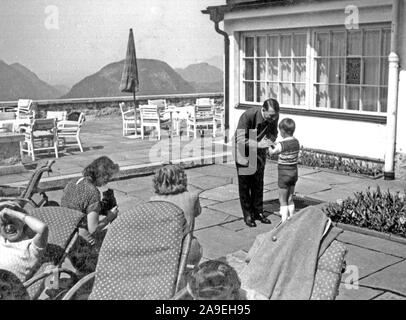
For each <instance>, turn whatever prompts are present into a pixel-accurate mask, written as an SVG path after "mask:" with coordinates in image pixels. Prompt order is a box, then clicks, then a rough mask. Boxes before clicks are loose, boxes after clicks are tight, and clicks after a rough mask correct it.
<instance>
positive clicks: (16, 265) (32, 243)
mask: <svg viewBox="0 0 406 320" xmlns="http://www.w3.org/2000/svg"><path fill="white" fill-rule="evenodd" d="M29 229H31V230H32V231H33V232H34V234H35V235H34V237H29V235H28V231H29ZM47 241H48V226H47V225H46V224H45V223H43V222H42V221H40V220H38V219H37V218H35V217H32V216H29V215H27V214H26V213H25V211H24V210H23V209H22V208H21V207H19V206H18V204H16V203H14V202H10V201H8V202H2V203H0V269H3V270H7V271H9V272H12V273H13V274H15V275H16V276H17V277H18V279H19V280H20V281H21V282H25V281H26V280H28V279H29V278H30V277H31V276H32V274H33V273H34V272H35V271H36V269H37V267H38V264H39V262H40V259H41V257H42V255H43V253H44V251H45V247H46V245H47Z"/></svg>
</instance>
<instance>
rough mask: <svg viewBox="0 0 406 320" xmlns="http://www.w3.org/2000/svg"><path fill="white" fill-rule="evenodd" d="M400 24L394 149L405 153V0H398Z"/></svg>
mask: <svg viewBox="0 0 406 320" xmlns="http://www.w3.org/2000/svg"><path fill="white" fill-rule="evenodd" d="M399 9H400V12H399V17H400V25H399V29H398V30H399V37H398V41H399V42H398V55H399V59H400V61H399V64H400V67H399V70H400V74H399V96H398V117H397V135H396V140H397V141H396V151H397V152H401V153H404V154H406V1H405V0H400V8H399Z"/></svg>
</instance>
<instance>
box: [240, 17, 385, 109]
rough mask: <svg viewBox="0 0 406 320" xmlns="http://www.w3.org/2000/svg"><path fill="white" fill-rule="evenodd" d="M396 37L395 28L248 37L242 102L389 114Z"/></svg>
mask: <svg viewBox="0 0 406 320" xmlns="http://www.w3.org/2000/svg"><path fill="white" fill-rule="evenodd" d="M309 31H311V32H309ZM390 37H391V30H390V26H389V25H375V26H372V25H371V26H361V27H360V28H359V29H357V30H347V29H345V28H344V27H334V28H330V29H327V28H318V29H307V28H306V29H305V28H304V29H299V30H297V31H280V32H273V31H269V32H265V31H264V32H258V33H257V34H254V33H246V34H244V35H243V37H242V58H241V59H242V60H241V63H242V64H241V68H242V73H241V84H242V86H241V101H242V102H244V103H253V104H258V103H262V102H263V101H264V100H265V99H268V98H275V99H277V100H278V101H279V103H280V104H281V105H282V106H285V107H293V108H303V107H306V108H310V109H316V110H326V111H351V112H357V113H385V112H386V109H387V95H388V66H389V62H388V55H389V51H390ZM308 45H309V47H311V48H312V49H311V50H310V52H309V57H308V59H307V57H306V55H307V54H306V51H307V50H306V48H307V46H308ZM306 89H307V90H309V91H307V90H306ZM307 96H309V99H306V98H307ZM307 103H309V104H310V105H308V104H307Z"/></svg>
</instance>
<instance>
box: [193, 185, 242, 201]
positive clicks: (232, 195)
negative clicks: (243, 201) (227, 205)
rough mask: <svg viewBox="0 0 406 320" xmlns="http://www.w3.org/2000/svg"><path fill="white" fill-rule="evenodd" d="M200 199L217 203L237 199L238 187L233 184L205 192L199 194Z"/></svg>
mask: <svg viewBox="0 0 406 320" xmlns="http://www.w3.org/2000/svg"><path fill="white" fill-rule="evenodd" d="M200 197H202V198H206V199H210V200H217V201H229V200H234V199H239V194H238V186H236V185H234V184H227V185H225V186H221V187H218V188H213V189H210V190H206V191H204V192H202V193H201V194H200Z"/></svg>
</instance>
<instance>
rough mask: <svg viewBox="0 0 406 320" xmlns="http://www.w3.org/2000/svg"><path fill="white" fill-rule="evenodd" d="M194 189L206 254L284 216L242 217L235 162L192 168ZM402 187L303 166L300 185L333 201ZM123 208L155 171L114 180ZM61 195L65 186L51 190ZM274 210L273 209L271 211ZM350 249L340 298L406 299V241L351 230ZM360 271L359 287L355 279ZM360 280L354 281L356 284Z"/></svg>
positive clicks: (239, 243) (221, 251) (148, 191)
mask: <svg viewBox="0 0 406 320" xmlns="http://www.w3.org/2000/svg"><path fill="white" fill-rule="evenodd" d="M187 175H188V181H189V189H191V190H196V191H199V192H201V193H200V202H201V205H202V207H203V211H202V214H201V215H200V216H199V217H198V218H197V219H196V226H195V230H196V231H195V236H196V237H197V238H198V239H199V241H200V243H201V244H202V245H203V248H204V260H207V259H217V258H224V257H225V256H226V255H228V254H230V253H236V252H240V253H246V252H247V251H248V249H249V248H250V247H251V245H252V244H253V242H254V240H255V237H256V236H257V235H258V234H260V233H263V232H267V231H269V230H270V229H271V228H274V227H275V226H276V225H277V224H278V223H279V221H280V218H279V215H278V212H277V211H276V212H273V213H272V214H270V215H269V216H268V217H269V218H270V219H271V221H272V224H271V225H264V224H261V223H258V226H257V227H256V228H248V227H247V226H246V225H245V224H244V222H243V220H242V212H241V208H240V205H239V200H238V190H237V183H236V174H235V168H234V165H233V164H232V163H228V164H227V163H225V164H216V165H208V166H203V167H198V168H192V169H188V170H187ZM265 177H266V178H265V193H264V196H265V197H264V198H265V199H264V201H270V200H276V199H277V191H276V184H275V182H276V165H275V164H273V163H269V164H268V165H267V167H266V174H265ZM376 185H380V186H381V187H385V188H386V187H388V188H389V189H390V190H393V191H395V190H399V189H401V188H402V187H404V183H400V182H391V183H388V182H385V181H383V180H370V179H364V178H358V177H350V176H345V175H340V174H332V173H326V172H323V171H318V170H313V169H308V168H300V178H299V181H298V184H297V186H298V191H299V192H300V193H301V194H302V195H305V196H307V197H309V198H314V199H316V198H317V199H319V200H321V201H331V200H333V198H334V196H333V195H334V194H335V195H336V198H338V197H340V198H343V197H346V196H351V195H352V193H353V192H355V191H359V190H364V189H365V188H366V187H367V186H371V187H375V186H376ZM109 187H110V188H113V189H114V190H115V194H116V196H117V200H118V203H119V206H120V210H121V211H125V210H127V209H128V208H130V207H132V206H135V205H137V204H139V203H141V202H144V201H147V200H148V199H149V197H150V196H152V194H153V191H152V176H150V175H149V176H143V177H138V178H132V179H126V180H120V181H115V182H111V183H110V184H109ZM48 195H49V196H50V198H51V199H52V200H56V201H59V200H60V197H61V195H62V192H61V191H51V192H48ZM268 213H269V212H268ZM338 240H339V241H341V242H343V243H344V244H345V246H346V247H347V249H348V253H347V256H346V262H347V273H344V274H343V277H342V283H341V285H340V289H339V290H340V293H339V296H338V297H337V299H338V300H370V299H378V300H380V299H390V300H392V299H402V300H404V299H406V281H404V279H405V278H406V245H405V244H401V243H397V242H393V241H389V240H385V239H381V238H377V237H373V236H370V235H365V234H360V233H357V232H352V231H349V230H344V232H343V233H342V234H341V235H340V236H339V238H338ZM354 272H358V273H359V283H358V286H357V287H353V286H352V285H351V284H350V280H351V277H352V276H353V275H354ZM356 284H357V283H355V284H353V285H354V286H355V285H356Z"/></svg>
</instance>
